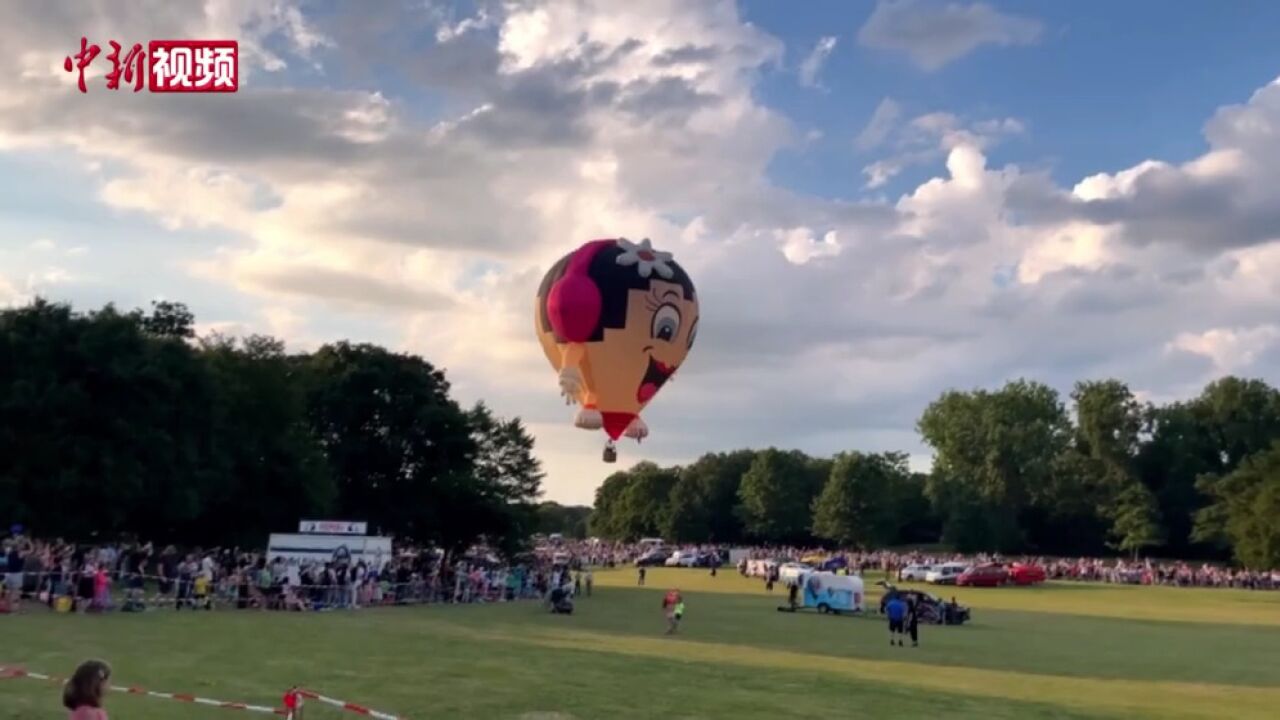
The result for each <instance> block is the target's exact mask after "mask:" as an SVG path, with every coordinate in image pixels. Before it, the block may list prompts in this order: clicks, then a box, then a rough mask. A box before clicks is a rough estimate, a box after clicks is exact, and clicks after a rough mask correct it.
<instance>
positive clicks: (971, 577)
mask: <svg viewBox="0 0 1280 720" xmlns="http://www.w3.org/2000/svg"><path fill="white" fill-rule="evenodd" d="M1007 582H1009V571H1008V570H1007V569H1006V568H1005V567H1004V566H1003V565H996V564H995V563H987V564H986V565H977V566H974V567H971V568H969V569H968V570H965V571H964V572H962V573H960V575H959V576H958V577H956V585H960V586H962V587H997V586H999V585H1004V584H1005V583H1007Z"/></svg>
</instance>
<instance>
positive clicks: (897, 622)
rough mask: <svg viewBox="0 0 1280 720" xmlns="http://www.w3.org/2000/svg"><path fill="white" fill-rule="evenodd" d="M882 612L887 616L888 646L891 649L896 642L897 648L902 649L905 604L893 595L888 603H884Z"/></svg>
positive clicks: (897, 596)
mask: <svg viewBox="0 0 1280 720" xmlns="http://www.w3.org/2000/svg"><path fill="white" fill-rule="evenodd" d="M884 612H885V614H886V615H888V616H889V646H890V647H893V645H894V641H895V640H896V641H897V645H898V647H902V636H903V632H904V629H905V620H906V616H907V604H906V603H905V602H903V600H902V597H901V596H899V595H897V594H896V593H895V594H894V596H893V597H891V598H889V602H887V603H885V605H884Z"/></svg>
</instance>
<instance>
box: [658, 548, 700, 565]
mask: <svg viewBox="0 0 1280 720" xmlns="http://www.w3.org/2000/svg"><path fill="white" fill-rule="evenodd" d="M662 564H663V565H666V566H667V567H693V566H694V565H697V564H698V553H696V552H694V551H692V550H677V551H675V552H674V553H672V555H671V557H669V558H667V561H666V562H664V563H662Z"/></svg>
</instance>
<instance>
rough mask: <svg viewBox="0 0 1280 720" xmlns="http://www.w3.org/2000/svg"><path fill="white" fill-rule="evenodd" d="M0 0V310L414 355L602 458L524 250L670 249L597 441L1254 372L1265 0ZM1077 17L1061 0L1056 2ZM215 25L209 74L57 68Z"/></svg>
mask: <svg viewBox="0 0 1280 720" xmlns="http://www.w3.org/2000/svg"><path fill="white" fill-rule="evenodd" d="M1086 5H1087V8H1085V7H1083V6H1081V4H1079V3H1060V2H1016V3H1014V2H991V3H969V2H966V1H964V0H952V1H951V2H946V3H942V2H926V1H925V0H898V1H894V2H880V3H872V2H865V3H864V2H843V1H837V0H823V1H814V2H803V3H779V2H772V1H771V0H750V1H744V2H736V3H735V2H732V1H731V0H705V1H703V0H699V2H688V1H687V0H646V1H645V2H620V1H614V0H596V1H594V2H593V1H588V0H582V1H578V0H565V1H563V2H561V1H558V0H551V1H548V2H505V3H504V2H487V1H485V0H479V1H478V2H463V3H459V4H455V3H448V2H434V1H432V0H414V1H412V2H410V1H408V0H388V1H387V2H378V3H356V2H342V3H338V2H334V1H332V0H324V1H320V2H311V1H308V0H256V1H255V0H206V1H205V2H203V3H195V2H182V3H178V2H165V1H164V0H156V1H155V2H139V1H131V2H123V1H121V2H114V1H113V2H108V1H107V0H92V1H84V0H81V1H79V2H73V1H71V0H68V1H66V2H61V1H59V2H53V1H48V2H40V3H34V2H19V0H0V17H2V18H3V22H0V61H3V67H5V68H6V70H7V72H5V73H4V74H3V75H0V303H3V304H13V303H21V302H24V301H25V300H27V299H29V298H30V297H32V296H33V295H37V294H39V295H43V296H46V297H50V298H56V299H62V300H69V301H71V302H73V303H75V304H76V305H77V306H79V307H82V308H87V307H93V306H99V305H101V304H103V303H105V302H108V301H113V302H116V303H117V304H118V305H121V306H124V307H134V306H144V307H145V306H146V305H147V304H148V303H149V302H150V301H151V300H153V299H157V298H165V299H171V300H180V301H183V302H186V303H187V304H188V305H190V307H191V308H192V309H193V311H194V312H195V313H196V315H197V318H198V319H199V320H200V323H201V329H202V331H212V330H218V331H221V332H229V333H248V332H266V333H271V334H275V335H277V336H280V337H283V338H285V339H286V340H287V341H288V342H289V344H290V346H291V347H293V348H295V349H308V348H314V347H317V346H318V345H320V344H323V343H325V342H328V341H333V340H338V339H343V338H349V339H352V340H357V341H369V342H376V343H380V344H384V345H386V346H389V347H393V348H396V349H400V350H405V351H411V352H415V353H420V354H422V355H423V356H425V357H426V358H428V359H429V360H431V361H432V362H433V363H435V364H437V365H439V366H442V367H444V368H445V369H446V371H447V373H448V376H449V378H450V380H451V381H452V382H453V383H454V385H455V391H456V394H457V395H458V396H459V398H460V399H462V400H463V401H466V402H470V401H473V400H475V399H477V398H484V399H485V400H486V401H488V402H489V403H490V404H491V405H492V406H493V407H494V408H496V409H497V410H498V411H499V412H500V413H502V414H504V415H519V416H521V417H522V418H524V420H525V421H526V422H527V423H528V424H529V426H530V427H531V428H532V430H533V431H534V432H535V433H536V435H537V438H538V447H539V454H540V455H541V457H542V459H543V461H544V463H545V465H546V469H547V471H548V479H547V483H546V488H547V495H548V496H549V497H550V498H553V499H557V500H562V501H587V500H589V499H590V497H591V495H592V492H593V491H594V488H595V487H596V486H597V485H598V484H599V482H600V480H601V479H602V478H603V477H604V475H605V474H606V473H607V470H608V469H610V468H609V467H608V466H604V465H602V464H601V463H600V460H599V454H600V447H601V444H602V438H601V436H599V435H593V434H588V433H585V432H582V431H576V430H573V429H572V428H570V427H569V420H570V417H571V412H570V411H569V409H567V408H566V407H565V406H564V405H563V404H562V403H561V401H560V400H559V398H558V395H557V389H556V382H555V377H554V373H553V372H552V371H551V370H550V368H548V367H547V366H546V362H545V359H544V358H543V356H542V353H541V352H540V351H539V349H538V346H537V343H536V340H535V338H534V335H533V332H532V310H531V305H532V297H533V293H534V290H535V288H536V284H537V281H538V279H539V278H540V277H541V274H542V272H543V270H544V269H545V268H546V266H547V265H548V264H549V263H550V262H552V261H553V260H554V259H555V258H556V257H557V256H559V255H560V254H562V253H563V252H565V251H567V250H568V249H570V248H572V247H574V246H576V245H577V244H579V243H581V242H583V241H585V240H588V239H592V238H596V237H610V236H618V235H622V236H627V237H646V236H647V237H651V238H653V239H654V242H655V244H656V245H657V246H658V247H659V248H661V249H666V250H669V251H672V252H674V253H675V255H676V258H677V259H678V260H680V261H681V263H682V264H683V265H684V266H685V267H686V268H687V269H688V270H689V272H690V273H691V274H692V276H693V278H694V280H695V282H696V283H697V284H698V289H699V292H700V295H701V302H702V308H703V315H704V316H705V322H702V323H700V329H699V339H698V343H699V344H698V346H697V347H695V348H694V351H693V353H692V354H691V355H690V358H689V361H688V363H687V365H686V366H685V369H684V370H682V372H681V377H680V378H679V381H678V382H676V383H673V384H672V385H670V386H669V387H667V388H666V389H665V390H664V392H663V393H662V395H660V396H659V397H658V399H657V400H655V401H654V403H653V405H652V406H651V408H650V410H649V411H648V413H646V419H647V421H648V424H649V426H650V428H651V430H652V433H653V434H652V435H651V437H650V438H649V439H648V440H646V442H645V443H644V444H643V445H640V446H636V445H634V444H632V443H629V444H626V445H624V446H623V447H622V452H621V455H622V457H621V461H622V462H623V463H630V462H634V461H636V460H639V459H642V458H648V459H653V460H656V461H659V462H681V461H686V460H689V459H692V458H693V457H696V456H697V455H698V454H700V453H701V452H703V451H706V450H727V449H732V448H737V447H743V446H765V445H776V446H782V447H798V448H801V449H804V450H807V451H810V452H815V453H829V452H833V451H837V450H841V449H852V448H863V449H870V450H884V449H902V450H907V451H909V452H911V453H912V454H913V462H915V463H916V464H917V465H920V466H922V467H927V463H928V452H927V449H926V448H925V447H923V446H922V445H921V444H920V442H919V440H918V438H917V436H916V434H915V432H914V430H913V425H914V421H915V419H916V418H917V417H918V415H919V413H920V411H921V410H922V409H923V408H924V406H925V405H926V404H927V403H928V402H929V401H930V400H931V399H932V398H934V397H936V396H937V395H938V393H940V392H942V391H943V390H945V389H947V388H953V387H955V388H972V387H978V386H983V387H990V386H995V385H998V384H1000V383H1002V382H1003V381H1005V380H1007V379H1010V378H1014V377H1018V376H1027V377H1032V378H1036V379H1040V380H1043V381H1045V382H1048V383H1050V384H1052V385H1054V386H1055V387H1058V388H1059V389H1061V390H1063V391H1064V392H1065V391H1066V390H1068V389H1069V387H1070V384H1071V382H1072V381H1074V380H1075V379H1078V378H1089V377H1119V378H1122V379H1124V380H1126V381H1128V382H1129V383H1130V384H1131V386H1132V387H1133V388H1134V389H1135V390H1137V391H1139V392H1140V393H1142V395H1143V396H1144V397H1146V398H1149V399H1152V400H1156V401H1162V400H1168V399H1172V398H1178V397H1185V396H1187V395H1190V394H1194V393H1195V392H1196V391H1197V390H1198V389H1199V387H1200V386H1201V385H1203V384H1204V383H1205V382H1206V381H1208V380H1210V379H1212V378H1213V377H1215V376H1217V375H1221V374H1223V373H1240V374H1245V375H1250V376H1259V377H1264V378H1266V379H1268V380H1270V381H1271V382H1280V314H1278V313H1277V307H1280V305H1278V304H1277V303H1278V302H1280V83H1277V76H1278V75H1280V43H1276V42H1275V36H1274V32H1273V30H1274V28H1275V27H1277V26H1278V25H1280V4H1277V3H1267V2H1261V1H1260V0H1258V1H1245V2H1233V3H1212V4H1211V3H1170V2H1164V1H1159V2H1156V1H1152V0H1133V1H1131V2H1125V3H1119V4H1115V3H1113V4H1110V5H1104V4H1102V3H1089V4H1086ZM1085 9H1087V10H1088V12H1085V11H1084V10H1085ZM81 35H87V36H88V37H89V38H90V40H91V41H94V42H97V43H99V44H101V45H103V46H104V47H105V46H106V41H107V40H111V39H115V40H117V41H118V42H122V43H124V44H126V45H128V44H132V43H134V42H142V43H145V42H147V41H148V40H152V39H168V38H206V39H238V40H239V41H240V42H241V47H242V53H243V58H242V77H241V84H240V87H241V91H240V92H239V93H237V94H235V95H195V96H191V95H187V96H182V95H152V94H150V93H147V92H142V93H138V94H136V95H135V94H133V93H130V92H115V93H113V92H110V91H107V90H106V89H105V87H104V86H103V79H102V77H101V74H102V72H103V67H104V65H105V63H103V59H102V58H99V60H98V61H96V62H95V64H94V66H93V70H92V71H91V73H90V79H89V92H88V93H87V94H83V95H82V94H80V93H79V92H78V91H77V90H76V88H75V78H74V76H73V75H70V74H68V73H65V72H64V71H63V70H62V61H63V58H64V57H65V56H66V55H67V54H69V53H71V52H73V51H75V50H78V48H79V39H80V36H81Z"/></svg>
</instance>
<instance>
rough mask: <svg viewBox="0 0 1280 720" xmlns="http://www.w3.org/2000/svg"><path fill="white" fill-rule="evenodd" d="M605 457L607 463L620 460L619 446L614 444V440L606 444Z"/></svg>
mask: <svg viewBox="0 0 1280 720" xmlns="http://www.w3.org/2000/svg"><path fill="white" fill-rule="evenodd" d="M603 459H604V461H605V462H607V463H614V462H617V461H618V448H617V447H616V446H614V444H613V443H612V442H610V443H607V444H606V445H605V446H604V456H603Z"/></svg>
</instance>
